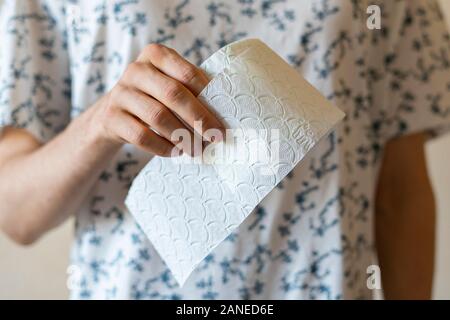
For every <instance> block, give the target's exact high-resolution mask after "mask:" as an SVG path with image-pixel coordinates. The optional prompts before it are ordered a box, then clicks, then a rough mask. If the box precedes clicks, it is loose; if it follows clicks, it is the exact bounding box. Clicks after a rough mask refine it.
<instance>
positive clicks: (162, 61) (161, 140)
mask: <svg viewBox="0 0 450 320" xmlns="http://www.w3.org/2000/svg"><path fill="white" fill-rule="evenodd" d="M207 83H208V79H207V77H206V76H205V75H204V74H203V73H202V72H201V71H200V70H199V69H198V68H196V67H195V66H193V65H192V64H190V63H189V62H188V61H186V60H185V59H183V58H182V57H181V56H180V55H179V54H178V53H176V52H175V51H174V50H172V49H169V48H166V47H164V46H162V45H157V44H151V45H149V46H147V47H146V48H145V49H144V50H143V51H142V53H141V54H140V55H139V57H138V59H137V61H135V62H133V63H131V64H130V65H129V66H128V67H127V69H126V71H125V72H124V74H123V75H122V77H121V79H120V80H119V81H118V83H117V84H116V85H115V86H114V88H113V89H112V90H111V91H110V92H108V93H107V94H106V95H105V96H104V97H102V98H101V99H100V100H99V101H97V102H96V103H95V104H94V105H93V106H92V107H91V108H89V109H88V110H87V111H86V112H84V113H83V114H82V115H81V116H79V117H78V118H77V119H75V120H73V121H72V122H71V123H70V124H69V125H68V126H67V128H66V129H65V130H64V131H63V132H62V133H60V134H59V135H57V136H56V137H55V138H54V139H52V140H51V141H49V142H48V143H46V144H44V145H41V144H40V143H39V142H38V141H37V140H36V139H35V138H33V137H32V136H31V135H29V134H28V133H26V132H25V131H24V130H19V129H13V128H6V129H5V130H4V132H3V135H2V138H1V140H0V227H1V229H2V230H3V231H4V232H5V233H6V234H7V235H9V236H10V237H11V238H12V239H13V240H15V241H16V242H18V243H22V244H30V243H33V242H34V241H36V240H37V239H38V238H39V237H40V236H41V235H42V234H44V233H45V232H47V231H48V230H50V229H52V228H54V227H56V226H58V225H59V224H61V222H63V221H64V220H65V219H67V217H69V216H70V215H72V214H74V213H75V212H77V210H78V208H79V207H80V205H81V203H82V201H83V199H84V198H85V197H86V195H87V194H88V193H89V190H90V188H91V187H92V185H93V184H94V182H95V181H96V180H97V178H98V176H99V174H100V173H101V171H102V169H104V168H105V167H106V166H107V164H108V162H109V161H110V160H111V158H112V157H113V156H114V155H115V153H116V152H117V151H118V150H119V149H120V147H121V146H122V145H123V144H124V143H131V144H133V145H136V146H137V147H139V148H141V149H143V150H145V151H148V152H150V153H152V154H156V155H160V156H173V155H179V153H180V149H182V150H183V151H184V152H187V153H188V154H191V155H192V154H193V152H192V150H190V148H189V147H190V146H191V143H192V142H193V141H194V132H193V131H192V129H191V128H195V129H196V130H197V133H198V135H202V136H203V139H204V140H206V141H210V142H212V141H213V137H214V138H215V139H214V141H215V142H218V141H220V140H221V139H222V137H223V130H224V129H223V127H222V124H221V123H220V122H219V120H217V119H216V118H215V117H214V116H213V114H212V113H211V112H210V111H208V109H207V108H206V107H205V106H203V105H202V104H201V103H200V101H199V100H198V99H197V98H196V95H197V94H198V93H199V92H200V91H201V90H202V89H203V88H204V87H205V86H206V84H207ZM179 119H182V120H183V121H180V120H179ZM184 123H185V124H186V125H185V124H184ZM198 123H200V124H201V125H198ZM149 127H150V128H152V129H154V130H156V131H157V132H158V133H159V134H160V135H158V134H156V133H155V132H154V131H152V130H150V129H149ZM176 129H184V131H185V132H187V133H188V136H187V139H184V140H183V141H181V142H180V141H178V140H177V139H173V138H172V133H173V131H174V130H176ZM217 130H219V132H220V133H221V134H218V133H217ZM80 132H83V133H84V134H82V135H80V134H79V133H80ZM198 135H197V136H198ZM43 190H45V192H42V191H43ZM23 199H27V201H23Z"/></svg>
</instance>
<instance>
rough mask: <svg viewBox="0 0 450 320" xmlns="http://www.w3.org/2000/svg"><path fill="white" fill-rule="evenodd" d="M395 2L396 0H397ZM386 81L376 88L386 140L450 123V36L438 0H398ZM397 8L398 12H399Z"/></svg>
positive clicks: (385, 62) (386, 61)
mask: <svg viewBox="0 0 450 320" xmlns="http://www.w3.org/2000/svg"><path fill="white" fill-rule="evenodd" d="M392 3H394V2H392ZM392 11H393V12H391V16H390V21H391V23H390V28H389V29H387V32H385V34H386V35H388V36H389V39H390V44H391V45H390V46H389V45H388V46H387V47H388V48H389V50H387V51H385V52H387V54H385V55H384V56H383V58H382V59H383V62H382V63H383V65H384V71H385V76H386V77H385V78H384V80H385V81H383V86H382V88H381V89H380V88H379V87H378V89H379V90H376V91H374V92H373V95H374V97H373V98H374V100H376V101H377V102H380V105H382V108H380V109H377V113H376V119H375V121H374V123H378V125H376V126H375V127H376V128H381V130H382V131H383V134H382V136H383V140H384V141H388V140H389V139H391V138H394V137H399V136H402V135H407V134H411V133H416V132H421V131H430V132H433V133H436V134H439V133H442V132H445V131H446V130H447V129H448V128H449V127H450V37H449V34H448V28H447V25H446V23H445V19H444V17H443V15H442V12H441V9H440V6H439V4H438V2H437V1H434V0H427V1H420V0H404V1H397V2H396V5H395V8H392ZM394 14H395V15H394Z"/></svg>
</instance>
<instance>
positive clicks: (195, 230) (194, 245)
mask: <svg viewBox="0 0 450 320" xmlns="http://www.w3.org/2000/svg"><path fill="white" fill-rule="evenodd" d="M200 67H201V68H202V69H203V70H204V71H205V72H206V73H207V74H208V75H209V76H210V79H211V81H210V83H209V84H208V85H207V86H206V88H205V89H204V90H203V91H202V92H201V93H200V95H199V99H201V100H202V102H203V103H204V104H205V105H207V106H208V107H209V108H210V109H211V110H212V111H213V112H214V113H215V114H216V115H217V116H218V117H219V119H221V120H222V122H223V124H224V125H225V127H226V128H227V129H230V131H231V132H232V134H231V136H232V137H237V136H239V137H241V138H242V139H243V140H240V142H237V141H239V140H234V139H229V137H228V134H227V139H226V141H225V142H224V143H220V144H214V145H211V147H212V152H208V154H209V155H210V156H208V157H205V158H203V160H202V162H200V163H199V162H198V161H197V162H190V163H188V162H186V161H180V159H184V160H186V159H185V158H187V156H183V157H181V158H172V159H171V158H161V157H154V158H153V159H152V160H151V161H150V162H149V163H148V164H147V165H146V166H145V168H144V169H143V170H142V171H141V172H140V173H139V175H138V176H137V177H136V178H135V180H134V181H133V184H132V186H131V188H130V190H129V193H128V196H127V199H126V201H125V203H126V205H127V207H128V209H129V210H130V212H131V214H132V215H133V216H134V218H135V219H136V221H137V223H138V224H139V225H140V227H141V228H142V230H143V231H144V233H145V234H146V235H147V237H148V238H149V239H150V241H151V242H152V244H153V246H154V247H155V249H156V250H157V251H158V253H159V254H160V256H161V257H162V259H163V260H164V261H165V263H166V264H167V266H168V267H169V269H170V270H171V272H172V274H173V276H174V277H175V279H176V280H177V282H178V283H179V285H180V286H182V285H183V284H184V282H185V281H186V279H187V278H188V277H189V275H190V274H191V272H192V271H193V270H194V269H195V267H196V266H197V265H198V264H199V263H200V262H201V261H202V260H203V259H204V258H205V257H206V256H207V255H208V254H209V253H210V252H211V251H212V250H213V249H214V248H215V247H216V246H217V245H218V244H220V243H221V242H222V241H223V240H224V239H225V238H226V237H227V236H228V235H229V234H230V233H231V232H232V231H233V230H234V229H236V228H237V227H238V226H239V225H240V224H241V223H242V222H243V220H244V219H245V218H246V217H247V216H248V215H249V214H250V213H251V211H252V210H253V209H254V208H255V207H256V205H258V203H260V202H261V201H262V199H263V198H264V197H265V196H266V195H267V194H268V193H269V192H270V191H271V190H272V189H273V188H275V187H276V185H277V184H278V183H279V182H280V181H281V180H282V179H283V178H284V176H285V175H286V174H288V173H289V172H290V171H291V170H292V169H293V168H294V167H295V166H296V165H297V164H298V162H299V161H300V160H301V159H302V158H303V157H304V156H305V154H306V153H307V152H308V151H309V150H311V148H312V147H313V146H314V145H315V144H316V143H317V142H318V141H319V139H320V138H322V137H323V136H324V135H325V134H327V132H328V131H329V130H330V129H331V128H332V127H333V126H334V125H336V124H337V123H338V122H339V121H340V120H342V118H343V117H344V114H343V113H342V112H341V111H340V110H339V109H338V108H337V107H335V106H333V105H331V104H330V102H328V101H327V100H326V99H325V98H324V97H323V96H322V95H321V94H320V93H319V92H318V91H317V90H316V89H315V88H314V87H312V86H311V85H310V84H309V83H308V82H307V81H305V80H304V79H303V78H302V77H301V76H300V75H299V74H298V72H297V71H296V70H294V69H293V68H292V67H290V66H289V65H288V64H287V63H286V62H285V61H283V59H282V58H280V57H279V56H278V55H277V54H276V53H275V52H273V51H272V50H271V49H270V48H269V47H268V46H266V45H265V44H264V43H263V42H261V41H259V40H257V39H249V40H242V41H238V42H235V43H232V44H229V45H227V46H225V47H223V48H222V49H220V50H219V51H217V52H216V53H214V54H213V55H212V56H211V57H210V58H209V59H207V60H206V61H205V62H204V63H203V64H202V65H201V66H200ZM227 131H228V130H227ZM238 133H240V134H238ZM230 140H231V141H230ZM242 141H244V142H242ZM255 142H257V143H255ZM236 148H237V149H238V150H239V151H238V152H236V150H237V149H236ZM261 149H262V152H261ZM233 150H235V151H234V152H233ZM211 155H212V156H211ZM219 155H221V159H222V160H223V159H224V158H225V159H226V161H217V160H218V159H219V158H220V156H219ZM255 155H258V156H255ZM205 159H206V160H208V161H206V160H205Z"/></svg>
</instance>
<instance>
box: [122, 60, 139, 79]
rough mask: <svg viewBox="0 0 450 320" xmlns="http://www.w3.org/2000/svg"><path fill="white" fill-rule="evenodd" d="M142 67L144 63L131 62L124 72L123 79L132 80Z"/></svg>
mask: <svg viewBox="0 0 450 320" xmlns="http://www.w3.org/2000/svg"><path fill="white" fill-rule="evenodd" d="M141 68H142V65H141V64H140V63H139V62H132V63H130V64H129V65H128V66H127V68H126V69H125V72H124V73H123V77H122V80H123V81H125V82H128V81H130V80H131V79H133V77H135V76H136V74H137V73H138V72H139V70H140V69H141Z"/></svg>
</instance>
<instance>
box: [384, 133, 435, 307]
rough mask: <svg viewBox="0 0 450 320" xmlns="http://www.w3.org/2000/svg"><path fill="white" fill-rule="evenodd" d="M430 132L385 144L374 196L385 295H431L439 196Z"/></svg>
mask: <svg viewBox="0 0 450 320" xmlns="http://www.w3.org/2000/svg"><path fill="white" fill-rule="evenodd" d="M427 138H428V137H427V134H425V133H418V134H414V135H410V136H406V137H402V138H399V139H394V140H392V141H390V142H389V143H388V144H387V145H386V149H385V155H384V159H383V163H382V166H381V172H380V176H379V181H378V188H377V196H376V219H375V223H376V228H375V233H376V245H377V249H378V259H379V263H380V268H381V278H382V283H383V289H384V296H385V298H386V299H430V298H431V293H432V284H433V271H434V252H435V223H436V217H435V211H436V208H435V201H434V195H433V190H432V187H431V184H430V180H429V177H428V174H427V167H426V159H425V152H424V148H423V146H424V143H425V141H426V139H427Z"/></svg>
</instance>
